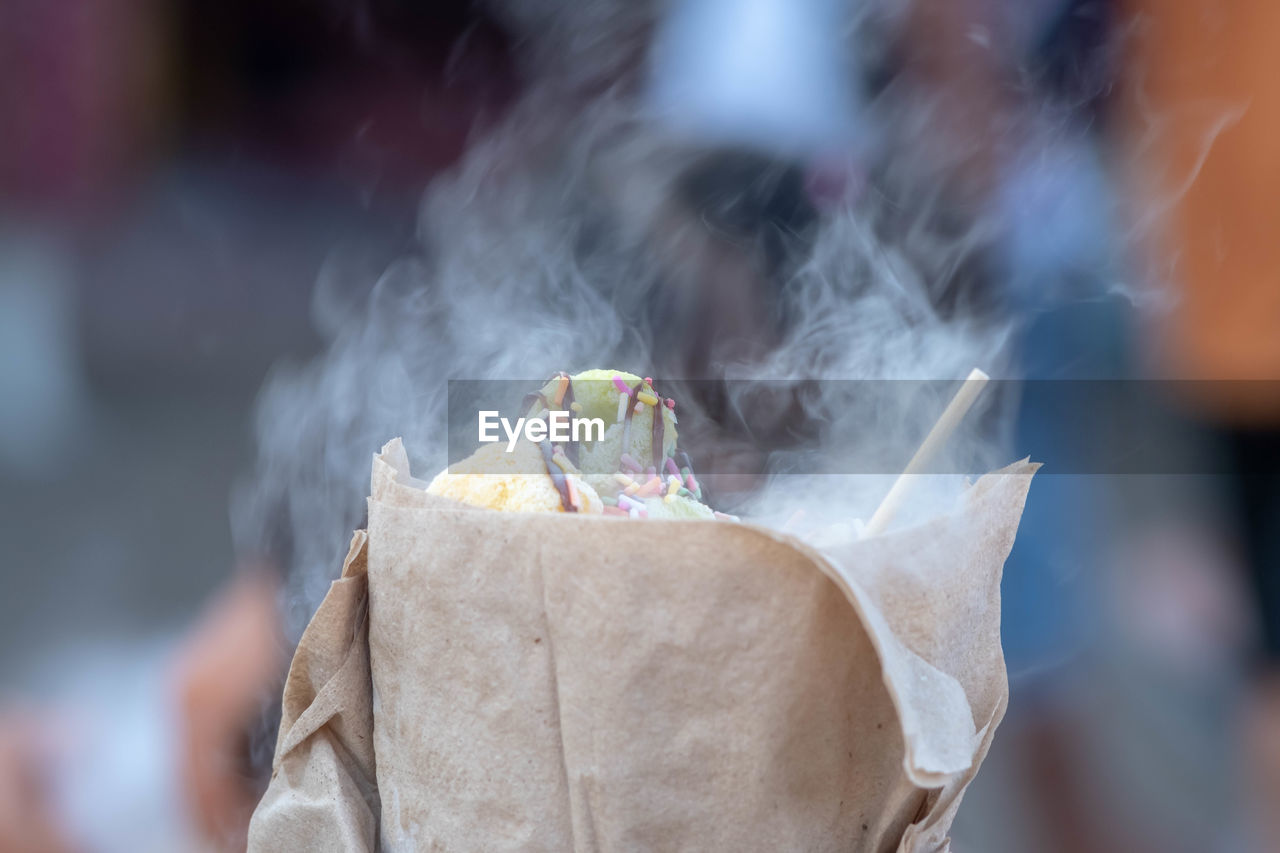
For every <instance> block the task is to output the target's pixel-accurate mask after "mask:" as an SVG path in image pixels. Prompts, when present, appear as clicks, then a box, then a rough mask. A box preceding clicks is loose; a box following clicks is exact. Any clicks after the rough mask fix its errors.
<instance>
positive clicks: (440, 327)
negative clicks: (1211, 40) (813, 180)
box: [232, 87, 1010, 637]
mask: <svg viewBox="0 0 1280 853" xmlns="http://www.w3.org/2000/svg"><path fill="white" fill-rule="evenodd" d="M726 163H727V164H729V166H730V167H728V168H726V166H725V164H726ZM803 189H804V176H803V171H802V170H801V169H798V168H797V167H796V166H795V165H794V164H787V163H777V162H773V161H770V160H769V159H768V158H767V157H763V156H761V155H759V154H755V153H753V152H724V151H721V152H709V151H707V150H704V149H701V148H700V147H699V146H697V145H696V144H692V143H690V142H689V141H688V140H685V139H682V138H680V137H678V136H676V135H674V134H673V133H672V132H671V131H669V130H668V129H666V128H665V127H663V126H661V125H659V124H658V123H657V122H656V121H654V120H653V119H652V118H651V117H646V116H645V115H644V114H642V112H641V111H640V110H639V109H638V108H637V107H636V106H634V103H633V101H632V100H631V99H629V98H628V97H627V96H625V95H623V94H619V93H617V92H611V93H609V94H607V95H605V96H599V97H596V98H594V99H593V100H590V101H588V102H587V103H586V104H585V105H584V104H583V103H582V102H581V101H580V100H579V101H577V102H574V101H573V100H572V99H567V98H565V97H563V92H562V91H559V92H558V91H557V88H556V87H546V88H543V89H540V90H537V91H534V92H533V93H531V94H530V95H528V96H527V97H526V98H525V99H524V101H523V103H522V104H521V105H519V106H518V107H517V108H516V109H515V110H514V111H513V113H512V115H511V116H510V117H509V118H508V119H507V121H506V122H505V123H504V124H503V125H502V126H501V127H499V128H498V129H497V130H495V131H494V132H492V133H491V134H490V135H489V136H488V137H487V138H486V139H484V140H482V141H480V142H478V143H477V144H476V145H475V146H474V147H473V148H472V150H471V152H470V153H469V155H468V156H467V158H466V160H465V161H464V162H463V163H462V164H460V166H459V167H458V168H457V169H456V170H455V171H454V172H452V173H451V174H449V175H448V176H446V177H444V178H442V179H439V180H438V181H436V182H435V183H434V184H433V185H432V186H431V187H430V188H429V190H428V191H427V193H426V196H425V198H424V201H423V204H422V209H421V219H420V229H419V238H420V239H419V243H420V247H421V251H420V252H419V253H418V254H417V255H415V256H412V257H406V258H403V259H401V260H400V261H398V262H396V263H395V264H393V265H392V266H391V267H390V268H389V269H387V270H386V271H385V273H384V274H383V275H382V276H381V277H380V278H379V279H378V281H377V282H376V284H375V285H374V286H373V288H372V291H371V292H370V293H369V296H368V299H367V302H366V303H365V304H362V305H352V304H351V303H350V302H349V301H346V300H343V299H338V298H335V297H334V296H333V294H334V293H335V292H336V291H335V289H334V288H330V287H326V286H323V285H324V281H323V277H322V286H321V287H320V288H319V289H318V291H317V297H316V301H315V305H314V310H315V315H316V325H317V327H318V328H319V329H320V330H321V331H322V333H323V334H324V335H325V336H326V349H325V351H324V353H323V354H322V355H321V356H319V357H318V358H317V359H315V360H314V361H312V362H310V363H308V364H293V365H284V366H281V367H279V368H278V369H276V370H275V371H274V372H273V373H272V375H271V376H270V377H269V379H268V381H267V383H266V385H265V387H264V389H263V392H262V396H261V399H260V403H259V407H258V413H257V419H256V431H257V437H258V443H259V457H258V462H257V467H256V470H255V471H254V473H253V476H252V477H251V478H249V479H247V480H246V481H245V482H243V483H242V484H241V486H240V487H239V488H238V489H237V492H236V494H235V496H234V500H233V508H232V509H233V513H232V514H233V526H234V529H235V532H236V536H237V539H238V543H239V545H240V547H241V549H242V550H244V551H255V550H258V551H266V552H268V553H271V554H274V555H287V556H286V559H287V560H288V562H289V563H290V564H291V565H290V569H291V571H290V584H291V585H290V588H289V593H288V601H287V604H288V619H287V621H288V628H289V630H290V632H291V634H292V635H293V636H295V637H296V636H297V635H298V634H299V633H300V631H301V628H302V627H303V626H304V625H305V623H306V621H307V620H308V619H309V618H310V615H311V613H312V612H313V611H314V608H315V606H316V605H317V604H318V603H319V601H320V599H321V598H322V597H323V595H324V592H325V591H326V589H327V588H328V584H329V582H330V581H331V579H332V578H333V575H334V572H335V570H336V567H337V566H338V565H339V561H340V559H341V556H342V554H343V553H345V547H346V543H347V540H348V538H349V536H350V531H351V530H352V529H353V528H354V527H356V526H358V525H359V524H360V523H361V519H362V517H363V507H364V499H365V496H366V495H367V494H368V476H369V463H370V457H371V455H372V454H374V453H375V452H376V451H377V450H378V448H379V447H381V445H382V444H383V443H385V442H386V441H387V440H388V439H390V438H392V437H394V436H403V437H404V442H405V446H406V448H407V449H408V451H409V453H410V455H411V462H412V464H413V466H414V470H415V471H417V472H419V473H420V474H422V475H425V476H430V474H432V473H434V472H435V471H437V470H439V469H441V468H443V467H444V466H445V464H446V462H447V459H446V457H445V438H446V436H445V406H446V383H447V381H448V380H449V379H487V378H493V379H513V378H543V377H546V376H550V375H552V374H553V373H554V372H555V371H557V370H570V371H577V370H582V369H585V368H589V367H617V368H620V369H627V370H633V371H637V372H641V373H648V374H651V375H654V376H668V377H673V378H677V379H702V378H715V379H720V378H727V379H733V380H737V381H735V382H734V383H732V384H730V385H728V386H726V387H727V388H729V389H730V391H729V394H730V399H729V401H728V403H729V407H730V408H731V409H733V410H736V411H737V412H738V413H739V415H740V416H741V418H742V419H743V420H744V421H745V422H747V423H750V422H751V420H752V418H753V417H756V416H757V415H758V414H759V415H761V416H764V413H758V412H753V411H752V406H753V405H754V404H753V402H752V400H753V387H754V382H753V381H754V380H792V381H797V382H798V381H804V380H814V379H899V378H900V379H908V378H910V379H928V380H940V379H956V380H959V379H960V378H962V377H963V376H964V375H965V374H966V373H967V372H968V371H969V369H970V368H971V367H973V366H975V365H979V366H982V367H983V368H984V369H986V370H988V372H991V373H993V374H994V375H999V374H1000V372H1001V370H1002V369H1003V367H1004V365H1005V363H1006V361H1007V353H1006V350H1007V345H1008V342H1009V335H1010V329H1009V328H1008V326H1007V324H1006V323H1005V322H1004V321H1003V320H1001V319H1000V317H999V314H998V312H993V311H990V310H988V309H987V308H986V307H984V306H983V304H982V302H981V300H976V299H974V298H973V297H972V295H971V294H970V292H969V291H968V290H966V287H965V283H966V282H965V279H966V276H967V275H969V273H970V269H969V265H970V261H971V259H972V257H973V256H974V254H975V250H976V249H978V248H980V247H981V246H982V245H983V244H984V241H985V240H986V239H987V236H988V235H987V234H986V233H985V232H984V231H983V227H984V226H981V225H979V226H976V227H966V228H965V229H962V230H956V229H955V228H954V227H952V226H950V225H948V224H947V223H946V221H945V218H944V217H942V216H941V215H940V213H939V210H938V208H937V207H936V205H935V204H934V202H933V201H931V200H930V199H929V197H928V196H921V195H916V194H914V193H915V189H913V188H912V187H911V186H909V185H906V184H902V185H899V186H898V187H896V188H894V187H886V186H878V187H876V188H875V189H872V190H863V189H862V188H861V187H860V185H859V182H858V181H856V180H849V181H846V190H845V192H844V193H843V195H842V196H841V197H839V198H836V199H834V200H831V201H830V202H828V203H826V204H825V205H822V204H817V205H815V204H811V203H810V201H809V200H807V199H806V198H804V193H803ZM895 189H896V190H897V191H900V192H901V193H902V195H898V194H897V192H895ZM916 189H918V188H916ZM922 199H923V202H922ZM744 211H746V214H744V213H743V212H744ZM939 305H941V306H943V307H942V308H939V307H937V306H939ZM817 387H818V388H819V389H822V388H825V387H826V386H824V385H821V384H819V385H818V386H817ZM949 390H950V389H945V388H938V389H936V390H930V387H929V386H921V388H920V390H919V391H917V392H913V393H910V394H906V393H903V394H893V395H888V398H887V399H884V400H878V401H877V402H876V404H875V405H874V406H860V405H849V401H847V400H838V399H832V398H829V397H827V396H825V395H824V393H823V392H822V391H821V390H819V392H818V393H817V394H810V395H807V396H805V397H804V398H803V409H804V410H803V412H802V413H801V416H800V417H801V419H802V420H804V421H805V422H807V423H810V424H813V425H816V439H815V441H814V442H810V443H808V444H806V445H805V446H804V447H802V448H799V449H794V448H793V449H788V450H780V451H778V452H776V453H774V454H773V455H772V456H771V458H770V459H769V460H768V461H769V469H770V471H771V472H772V475H771V476H770V477H768V478H767V479H764V480H760V481H757V482H753V483H751V484H750V485H751V488H750V490H749V491H748V490H744V491H743V492H742V493H740V494H737V495H736V497H735V500H736V501H737V504H736V506H735V507H733V508H734V509H736V510H737V511H739V512H742V513H744V514H746V515H749V516H751V517H752V518H755V519H759V520H761V521H763V522H764V523H768V524H774V525H777V526H782V525H784V524H786V523H787V522H788V519H792V518H794V517H795V514H796V511H797V510H804V511H805V516H806V518H807V520H806V522H805V523H804V524H802V525H800V526H799V528H795V526H794V525H793V529H797V531H798V532H800V533H801V534H806V531H808V532H809V533H812V537H813V538H814V539H815V541H817V540H818V539H819V538H821V537H822V536H827V537H829V536H830V535H831V530H832V528H830V524H831V523H832V522H841V523H847V522H849V521H851V520H852V519H853V518H855V517H862V518H866V517H868V516H869V515H870V513H871V511H872V510H873V509H874V507H875V503H876V502H877V501H878V500H879V498H880V497H881V496H882V495H883V493H884V491H885V489H887V487H888V481H889V480H890V479H891V477H842V476H835V475H816V476H806V477H800V476H798V475H795V474H793V473H791V472H792V471H793V470H794V467H795V466H794V463H795V462H796V461H797V459H798V457H799V456H800V455H805V456H807V457H808V458H809V459H812V457H813V454H821V453H823V452H824V450H830V449H834V448H835V447H837V446H843V445H846V444H848V443H851V442H853V443H858V444H859V445H860V446H861V447H863V448H864V449H865V450H867V451H868V452H873V453H877V452H882V451H884V452H889V451H894V452H896V453H897V454H898V455H900V456H903V458H905V456H906V455H909V452H910V449H911V448H912V447H913V446H914V442H916V441H918V440H919V439H920V437H922V436H923V435H924V433H925V432H926V431H927V430H928V428H929V426H930V425H931V423H932V420H933V418H934V417H936V416H937V414H938V413H939V412H940V411H941V410H942V407H943V405H945V402H946V397H947V395H948V394H949ZM855 402H856V401H855ZM679 405H680V406H682V407H684V406H696V405H698V402H697V401H688V400H680V401H679ZM972 420H974V421H977V420H979V419H978V418H972ZM996 432H998V430H997V431H996ZM976 435H978V433H977V432H975V433H973V434H971V435H970V436H969V437H968V439H967V440H960V441H958V442H957V443H956V447H955V451H956V453H957V454H960V455H965V454H968V457H967V458H972V456H973V454H974V453H976V452H979V451H983V452H986V453H987V456H989V457H992V458H996V459H998V458H999V453H995V454H992V453H991V450H992V447H993V446H994V445H993V442H992V440H991V436H992V435H993V430H992V429H984V430H983V431H982V432H981V436H982V437H981V439H976V438H974V436H976ZM730 440H731V439H726V441H730ZM682 444H683V445H684V446H685V449H686V450H687V451H688V452H689V453H690V454H691V455H692V456H693V458H694V460H695V462H696V461H697V460H698V459H699V458H700V457H702V456H704V455H706V454H708V453H711V452H712V448H700V447H698V446H696V445H690V444H688V443H687V442H685V441H682ZM1000 461H1008V460H1000ZM939 481H940V484H939V486H938V488H937V489H936V490H935V491H936V494H934V495H933V496H932V497H930V496H927V495H922V496H920V504H919V505H920V507H927V506H931V505H932V503H933V499H934V498H936V499H943V498H948V497H950V496H952V495H954V494H955V492H956V491H958V489H959V488H960V485H961V483H960V482H959V480H958V478H951V479H948V480H946V481H945V482H943V480H942V478H939ZM841 529H843V528H841ZM837 533H839V530H837Z"/></svg>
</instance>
